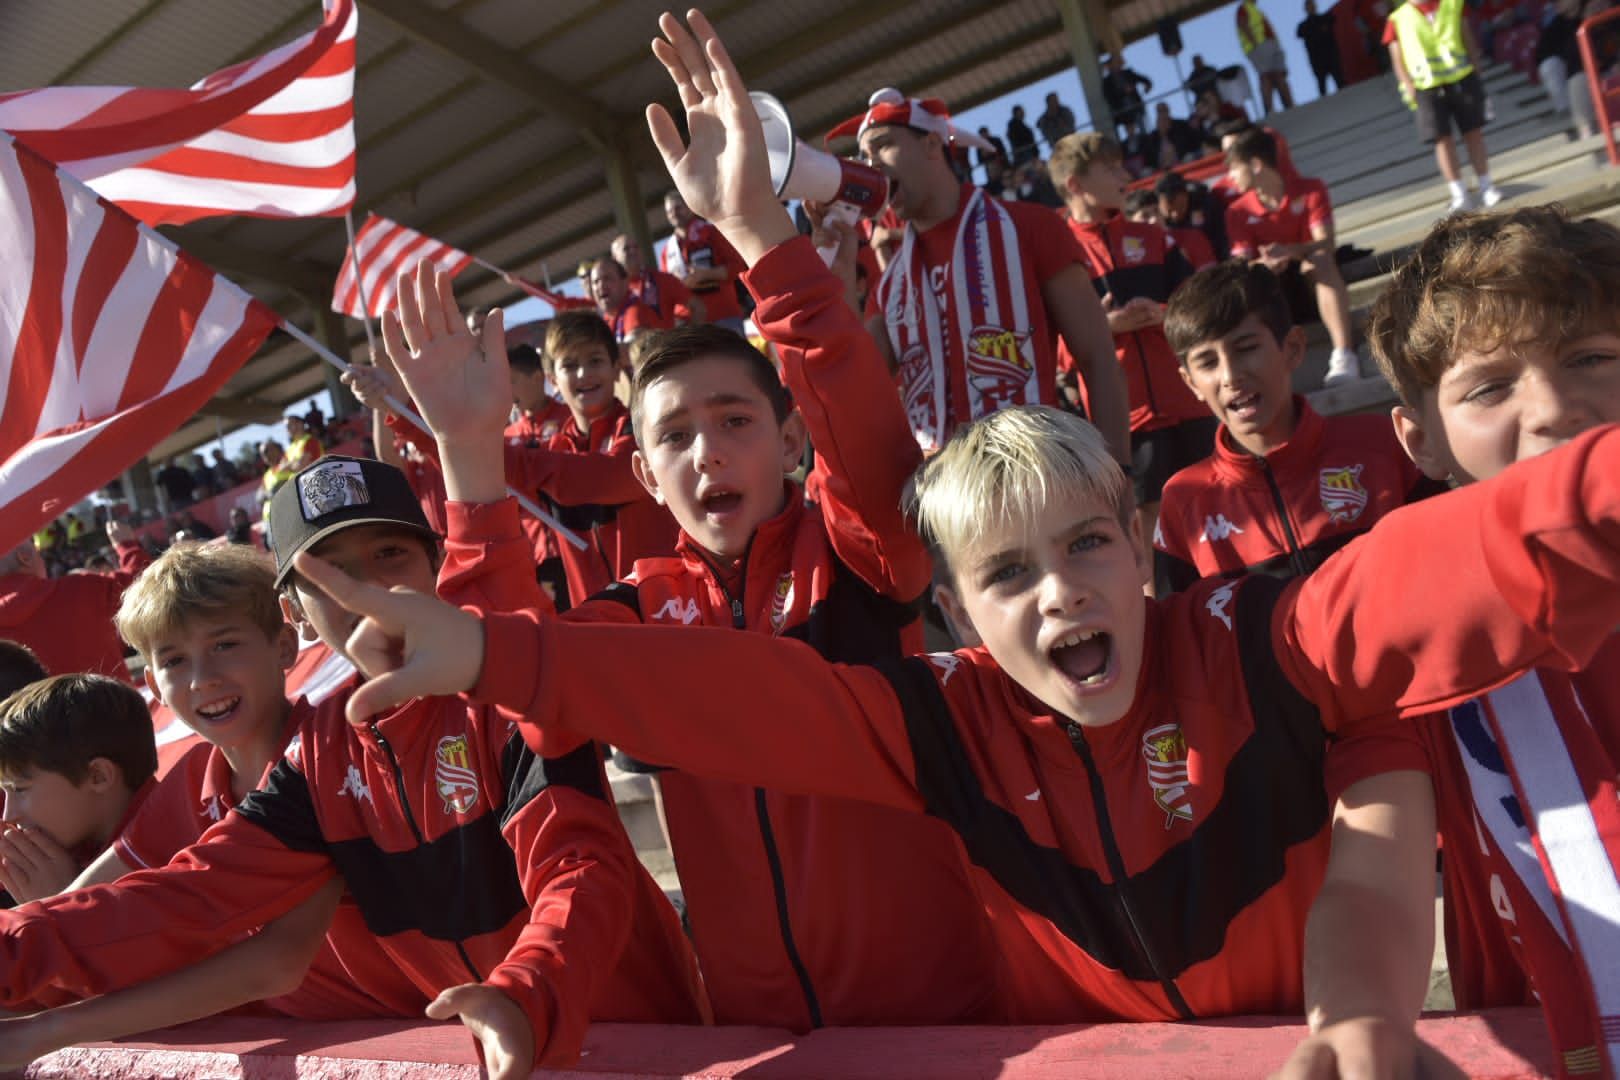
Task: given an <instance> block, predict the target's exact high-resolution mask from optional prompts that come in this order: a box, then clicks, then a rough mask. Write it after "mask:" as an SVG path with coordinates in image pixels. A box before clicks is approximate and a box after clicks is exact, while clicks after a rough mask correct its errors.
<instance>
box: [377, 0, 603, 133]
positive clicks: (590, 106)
mask: <svg viewBox="0 0 1620 1080" xmlns="http://www.w3.org/2000/svg"><path fill="white" fill-rule="evenodd" d="M361 3H362V4H364V6H365V7H367V8H369V9H371V10H372V11H374V12H376V14H378V15H380V16H382V17H383V18H384V19H387V20H388V21H389V22H391V23H393V24H394V25H395V26H396V27H398V28H399V29H400V30H401V31H402V32H403V33H405V34H408V35H409V36H410V37H412V38H414V39H415V40H416V41H418V42H420V43H422V44H423V45H427V46H429V47H431V48H434V49H437V50H439V51H440V52H442V53H444V54H445V55H446V56H449V57H451V58H452V59H454V60H457V61H460V62H461V63H462V64H465V65H466V66H467V67H468V68H470V69H472V70H473V71H474V72H477V73H478V74H479V75H481V76H482V77H484V78H486V79H489V80H490V81H492V82H497V83H500V84H501V85H503V86H505V87H507V88H508V89H511V90H515V91H516V92H517V93H519V94H522V95H523V96H524V97H526V98H528V99H529V100H530V101H531V102H533V103H534V105H536V106H537V107H538V108H540V109H541V110H542V111H544V112H548V113H551V114H553V115H555V116H560V117H563V118H564V119H566V120H567V121H568V122H569V123H571V124H572V125H573V126H574V127H575V128H576V129H577V130H578V131H579V134H580V137H581V138H583V139H585V141H586V142H588V143H590V144H591V145H592V146H594V147H596V148H597V149H602V148H603V147H605V146H606V145H607V141H608V137H609V136H610V135H611V133H612V132H613V131H614V129H615V127H617V126H618V124H619V123H620V119H619V118H618V117H615V116H613V115H612V114H611V113H609V112H608V111H607V110H605V109H603V108H602V107H601V106H600V105H598V104H597V103H596V102H594V101H592V100H591V99H590V98H589V97H587V96H585V95H584V94H582V93H580V92H579V91H578V90H577V89H575V88H574V87H573V86H570V85H569V84H568V83H566V82H564V81H563V80H561V79H558V78H556V77H554V76H551V75H548V74H546V73H545V72H543V71H540V70H539V69H537V68H535V67H533V66H531V65H530V64H529V62H528V61H527V60H526V59H524V57H523V56H522V55H521V54H519V53H516V52H513V51H511V50H510V49H507V48H505V47H503V46H502V45H500V44H498V43H496V42H494V41H491V40H490V39H489V38H486V37H484V36H483V35H482V34H480V33H478V32H477V31H475V30H473V29H471V28H470V27H468V26H467V24H466V23H464V22H462V21H461V20H460V19H454V18H449V17H447V16H445V15H444V14H442V13H441V12H439V11H436V10H434V9H432V8H430V7H428V6H427V5H425V4H422V3H419V2H417V0H361Z"/></svg>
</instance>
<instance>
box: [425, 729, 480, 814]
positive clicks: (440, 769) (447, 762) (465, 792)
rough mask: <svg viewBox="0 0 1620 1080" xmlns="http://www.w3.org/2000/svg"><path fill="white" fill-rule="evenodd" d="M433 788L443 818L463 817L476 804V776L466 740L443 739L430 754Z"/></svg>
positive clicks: (458, 738)
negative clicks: (438, 799) (443, 814)
mask: <svg viewBox="0 0 1620 1080" xmlns="http://www.w3.org/2000/svg"><path fill="white" fill-rule="evenodd" d="M433 757H434V759H435V764H434V766H433V786H434V787H435V788H437V789H438V792H439V797H440V798H441V799H443V800H444V812H445V813H447V814H465V813H466V812H467V811H468V810H471V809H472V808H473V804H474V803H476V802H477V801H478V774H477V773H475V772H474V771H473V767H472V754H471V753H470V752H469V751H468V749H467V736H465V735H446V736H445V737H444V738H442V739H440V740H439V745H438V747H437V748H436V749H435V750H434V751H433Z"/></svg>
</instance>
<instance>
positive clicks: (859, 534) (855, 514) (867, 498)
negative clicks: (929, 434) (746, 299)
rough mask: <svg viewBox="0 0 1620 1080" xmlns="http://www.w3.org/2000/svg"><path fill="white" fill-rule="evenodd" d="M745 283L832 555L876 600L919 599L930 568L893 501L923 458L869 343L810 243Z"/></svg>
mask: <svg viewBox="0 0 1620 1080" xmlns="http://www.w3.org/2000/svg"><path fill="white" fill-rule="evenodd" d="M743 280H744V282H745V283H746V284H747V286H748V288H749V290H750V291H751V292H752V293H753V294H754V298H755V300H757V301H758V307H757V308H755V310H754V322H755V324H756V325H758V326H759V328H760V332H761V333H762V334H764V335H765V337H766V338H767V339H768V340H769V341H770V342H771V343H772V344H773V345H775V346H776V350H777V354H778V355H779V356H780V357H781V359H782V373H783V378H784V381H786V383H787V386H788V389H789V390H790V391H791V392H792V394H793V400H794V402H795V403H796V404H797V405H798V407H799V411H800V412H801V413H803V414H804V419H805V423H806V425H807V426H808V427H809V429H810V443H811V445H812V446H814V447H815V451H816V471H817V472H818V473H819V474H820V487H821V506H822V511H823V515H824V517H825V520H826V522H827V529H828V532H829V535H830V536H831V538H832V544H833V549H834V550H835V551H836V552H837V553H838V557H839V558H840V559H842V560H843V561H844V563H845V564H846V565H847V566H849V568H850V569H852V570H854V571H855V573H857V574H858V575H860V577H861V579H862V580H863V581H865V582H866V583H867V584H868V585H870V586H871V587H872V588H873V589H875V590H877V591H878V592H879V593H882V594H883V595H885V596H889V597H892V598H894V599H897V600H901V601H905V602H909V601H911V600H914V599H916V598H917V597H918V596H921V595H922V594H923V592H924V591H925V590H926V589H927V588H928V580H929V575H930V574H931V572H932V568H931V564H930V560H929V557H928V550H927V548H926V547H925V546H924V545H923V543H922V541H921V540H920V539H919V538H918V536H917V534H916V532H915V531H914V530H912V529H911V527H910V526H909V525H908V524H907V523H906V520H905V516H904V515H903V514H902V513H901V512H900V498H901V494H902V492H903V490H904V488H905V485H906V481H907V480H908V479H910V477H911V474H912V473H913V472H914V471H915V470H916V468H917V466H918V465H920V464H921V463H922V452H921V451H920V450H919V449H918V448H917V440H916V439H915V438H914V437H913V436H912V434H911V426H910V425H909V424H908V423H907V422H906V415H905V410H904V409H903V408H902V406H901V404H900V398H899V396H898V395H896V394H895V392H894V383H893V381H892V380H891V378H890V376H889V370H888V367H887V365H886V364H885V363H884V362H883V357H882V356H881V355H880V354H879V353H878V350H877V345H876V343H875V342H873V340H872V335H871V334H869V333H867V331H866V327H865V326H863V325H862V324H861V321H860V319H858V318H857V317H856V315H855V313H854V312H853V311H851V310H850V308H849V305H848V304H847V303H846V302H845V301H844V287H843V284H842V283H841V282H840V281H839V280H838V278H837V277H836V276H834V274H833V273H832V271H830V270H828V269H827V267H826V265H825V264H823V263H822V261H821V256H820V255H818V254H817V253H816V249H815V247H814V245H813V244H812V243H811V242H810V238H809V237H805V236H800V237H795V238H794V239H792V240H789V241H788V242H786V243H784V244H780V245H778V246H777V247H775V248H772V249H771V250H770V251H768V252H766V254H765V255H764V257H762V258H761V259H760V260H759V263H758V264H757V265H756V266H755V267H754V268H753V269H752V270H750V271H748V273H747V274H746V275H745V276H744V279H743Z"/></svg>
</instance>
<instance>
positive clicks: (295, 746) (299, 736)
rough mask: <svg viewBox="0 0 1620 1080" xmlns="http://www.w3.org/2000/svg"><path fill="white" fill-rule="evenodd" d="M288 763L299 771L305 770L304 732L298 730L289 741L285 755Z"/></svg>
mask: <svg viewBox="0 0 1620 1080" xmlns="http://www.w3.org/2000/svg"><path fill="white" fill-rule="evenodd" d="M283 756H285V757H286V759H287V762H288V764H290V765H291V766H292V767H293V768H295V769H297V770H298V771H299V772H303V771H304V733H303V732H301V731H300V732H298V733H296V734H295V735H293V737H292V738H291V739H290V740H289V741H288V742H287V752H286V754H285V755H283Z"/></svg>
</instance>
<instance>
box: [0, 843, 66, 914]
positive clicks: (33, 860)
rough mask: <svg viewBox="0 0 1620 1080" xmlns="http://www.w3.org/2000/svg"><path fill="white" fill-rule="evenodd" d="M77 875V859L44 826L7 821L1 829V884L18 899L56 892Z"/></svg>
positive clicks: (24, 900)
mask: <svg viewBox="0 0 1620 1080" xmlns="http://www.w3.org/2000/svg"><path fill="white" fill-rule="evenodd" d="M78 876H79V863H78V860H77V859H75V858H74V857H73V856H72V855H70V854H69V853H68V851H67V849H66V848H64V847H62V845H61V844H58V843H57V842H56V841H55V840H52V839H51V837H50V835H49V834H48V833H46V832H45V831H44V830H43V829H36V828H33V827H32V826H29V825H7V826H6V828H5V831H4V832H3V833H0V885H4V886H5V888H6V891H7V892H9V893H10V894H11V895H12V896H13V897H14V898H15V899H16V901H17V903H19V904H25V903H27V902H28V901H30V900H40V899H43V898H44V897H47V896H55V895H56V894H57V893H59V892H61V891H62V890H63V889H65V888H67V887H68V886H69V885H71V884H73V879H74V878H76V877H78Z"/></svg>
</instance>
